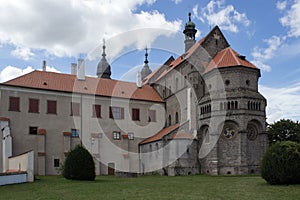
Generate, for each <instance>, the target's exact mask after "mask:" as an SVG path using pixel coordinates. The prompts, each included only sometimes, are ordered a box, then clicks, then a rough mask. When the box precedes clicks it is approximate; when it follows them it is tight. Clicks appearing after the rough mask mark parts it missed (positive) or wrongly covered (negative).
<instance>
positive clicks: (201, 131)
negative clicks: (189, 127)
mask: <svg viewBox="0 0 300 200" xmlns="http://www.w3.org/2000/svg"><path fill="white" fill-rule="evenodd" d="M208 129H209V126H208V125H207V124H203V125H202V126H201V127H200V128H199V129H198V131H197V139H198V141H203V139H204V138H205V135H204V134H205V132H206V130H208Z"/></svg>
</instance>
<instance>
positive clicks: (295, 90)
mask: <svg viewBox="0 0 300 200" xmlns="http://www.w3.org/2000/svg"><path fill="white" fill-rule="evenodd" d="M259 89H260V92H261V93H262V94H263V95H264V96H265V97H266V98H267V103H268V105H267V122H268V123H273V122H275V121H278V120H280V119H283V118H285V119H292V120H299V119H300V83H298V84H295V85H290V86H288V87H282V88H272V87H266V86H263V85H260V87H259Z"/></svg>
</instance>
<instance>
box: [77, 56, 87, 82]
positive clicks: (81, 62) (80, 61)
mask: <svg viewBox="0 0 300 200" xmlns="http://www.w3.org/2000/svg"><path fill="white" fill-rule="evenodd" d="M77 79H78V80H83V81H84V80H85V63H84V59H82V58H79V59H78V71H77Z"/></svg>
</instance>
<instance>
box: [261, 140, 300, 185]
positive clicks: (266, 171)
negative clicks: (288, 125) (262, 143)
mask: <svg viewBox="0 0 300 200" xmlns="http://www.w3.org/2000/svg"><path fill="white" fill-rule="evenodd" d="M261 175H262V177H263V178H264V179H265V180H266V181H267V182H268V183H270V184H272V185H276V184H299V183H300V144H299V143H296V142H291V141H283V142H277V143H275V144H273V145H272V146H270V147H269V148H268V150H267V152H266V153H265V155H264V157H263V160H262V165H261Z"/></svg>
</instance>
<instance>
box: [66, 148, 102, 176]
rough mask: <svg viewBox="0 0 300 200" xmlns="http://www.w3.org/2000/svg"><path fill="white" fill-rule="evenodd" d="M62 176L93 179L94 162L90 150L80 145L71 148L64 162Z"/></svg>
mask: <svg viewBox="0 0 300 200" xmlns="http://www.w3.org/2000/svg"><path fill="white" fill-rule="evenodd" d="M63 176H64V177H65V178H66V179H75V180H95V176H96V175H95V163H94V159H93V157H92V155H91V154H90V152H89V151H88V150H86V149H85V148H84V147H83V146H81V145H78V146H76V147H75V148H74V149H73V150H71V151H70V152H69V154H68V156H67V158H66V160H65V163H64V168H63Z"/></svg>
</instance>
